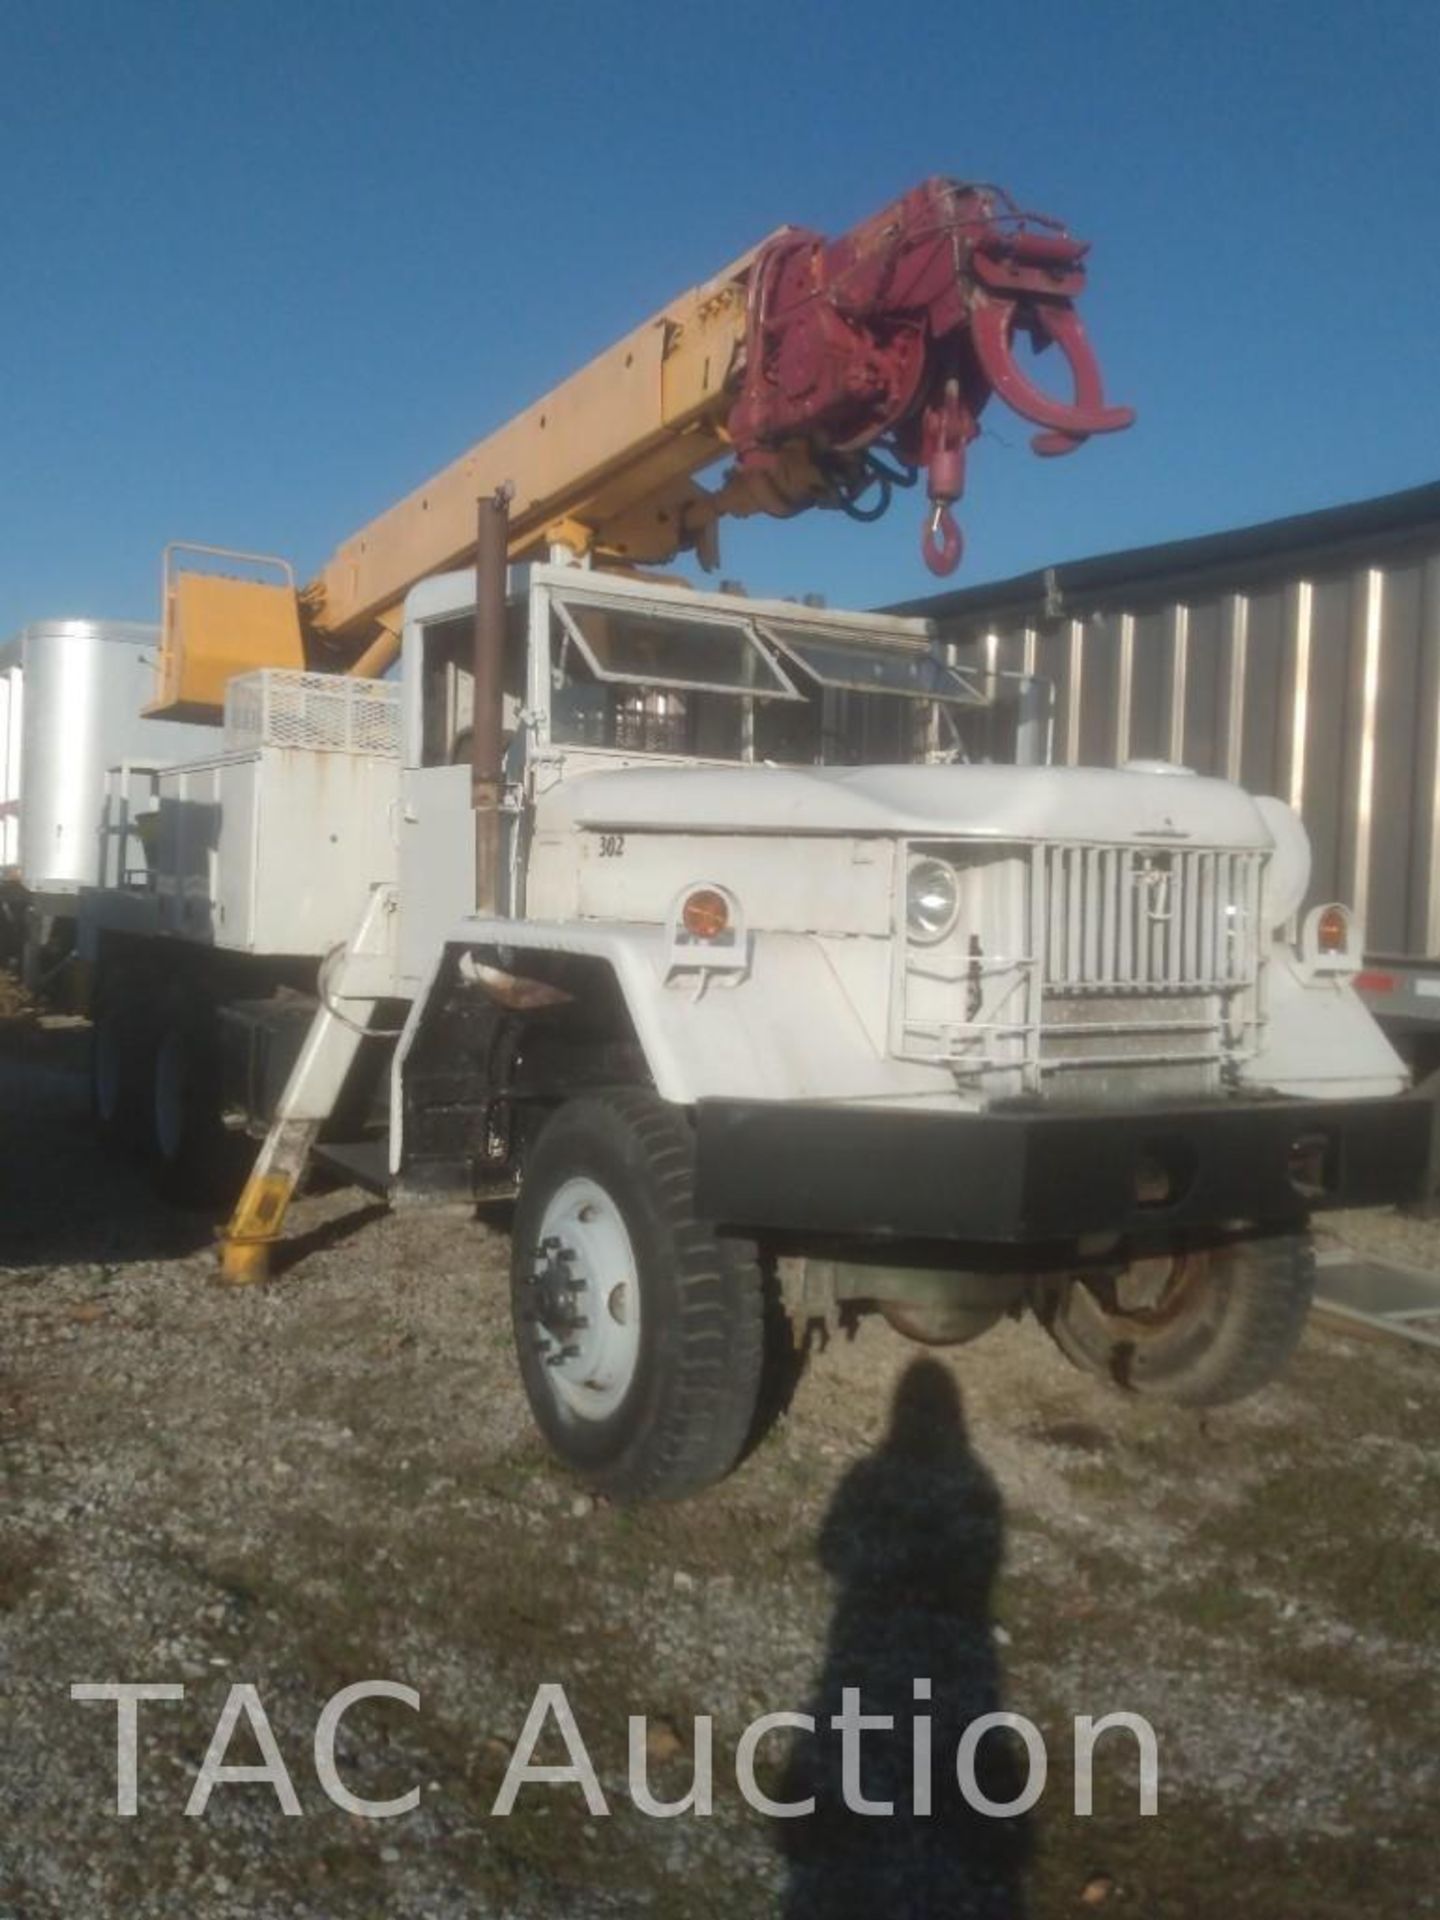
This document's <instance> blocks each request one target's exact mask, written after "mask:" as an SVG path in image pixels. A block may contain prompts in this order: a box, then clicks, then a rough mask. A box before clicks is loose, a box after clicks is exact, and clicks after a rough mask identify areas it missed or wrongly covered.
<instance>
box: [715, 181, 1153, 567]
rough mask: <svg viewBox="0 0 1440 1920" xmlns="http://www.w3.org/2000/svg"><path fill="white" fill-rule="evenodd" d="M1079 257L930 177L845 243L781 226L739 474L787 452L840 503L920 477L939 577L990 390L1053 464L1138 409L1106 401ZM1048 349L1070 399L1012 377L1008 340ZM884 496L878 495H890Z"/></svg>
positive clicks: (737, 412) (1076, 249) (742, 414)
mask: <svg viewBox="0 0 1440 1920" xmlns="http://www.w3.org/2000/svg"><path fill="white" fill-rule="evenodd" d="M1087 251H1088V248H1087V245H1086V243H1085V242H1084V241H1082V240H1076V239H1074V238H1073V237H1072V236H1071V235H1070V234H1069V233H1067V232H1066V231H1065V229H1064V228H1063V227H1062V226H1060V225H1059V223H1058V222H1056V221H1054V220H1050V219H1047V218H1045V217H1044V216H1042V215H1037V214H1031V213H1022V212H1021V211H1020V209H1019V208H1018V207H1017V206H1016V205H1015V203H1014V202H1013V201H1012V200H1011V199H1010V197H1009V196H1008V195H1007V194H1005V193H1003V192H1002V191H1001V190H1000V189H999V188H996V187H982V186H965V185H962V184H961V183H959V182H957V181H953V180H943V179H932V180H927V181H925V182H924V184H923V185H921V186H919V187H916V188H915V189H914V190H913V191H912V192H910V193H907V194H905V195H904V196H903V197H902V198H901V199H899V200H897V201H895V202H893V203H892V204H891V205H890V206H888V207H886V208H885V209H884V210H883V211H882V212H881V213H879V214H877V215H876V216H875V217H874V218H873V219H871V220H867V221H866V222H864V223H863V224H862V225H861V226H858V227H855V228H853V229H852V230H851V231H850V232H849V233H847V234H844V235H842V236H841V237H840V238H839V239H837V240H827V239H825V237H824V236H823V235H821V234H818V233H812V232H808V231H806V230H804V229H796V228H789V229H786V230H785V231H783V232H781V233H779V234H777V235H776V237H775V238H774V239H773V240H770V241H768V242H767V243H766V245H765V246H764V247H762V248H761V249H760V251H759V253H758V254H757V256H756V258H755V260H754V263H753V265H752V267H751V270H750V274H749V280H748V291H747V311H746V321H745V349H744V362H743V372H742V374H741V380H740V388H739V393H738V397H737V398H736V400H735V403H734V405H733V406H732V408H731V410H730V414H729V418H728V421H727V432H728V436H729V438H730V440H731V442H732V444H733V446H734V449H735V453H736V463H737V467H738V469H739V472H740V474H742V475H743V474H745V473H746V472H747V471H749V472H751V473H753V474H754V475H755V476H756V477H757V482H758V477H759V476H760V475H762V474H765V473H766V472H769V471H773V468H774V464H775V460H776V456H777V454H779V453H780V451H781V450H782V449H791V448H794V447H796V446H797V444H798V445H799V446H800V447H801V448H803V450H804V451H805V452H806V453H807V454H808V456H809V459H810V462H811V464H812V466H813V467H814V469H815V470H816V471H817V473H818V475H819V476H820V482H821V485H822V487H823V488H825V489H828V491H826V492H821V494H820V504H827V503H828V504H833V505H837V506H842V505H843V506H850V505H852V504H853V502H854V501H855V499H856V498H857V496H858V495H859V494H860V493H861V492H862V491H863V490H864V489H865V488H866V487H867V486H869V485H871V484H872V483H873V481H874V479H875V477H876V475H877V474H878V475H880V476H881V478H882V489H883V483H884V480H885V478H886V477H887V476H888V478H889V479H893V478H894V477H895V475H894V473H893V471H892V470H890V469H888V468H886V467H884V466H882V465H881V464H880V461H879V459H878V456H879V455H881V454H886V455H888V456H890V458H891V459H892V460H895V461H898V462H899V464H900V467H901V468H902V469H903V470H904V471H905V472H907V473H909V474H914V473H915V472H916V471H918V469H919V468H921V467H924V468H926V469H927V474H928V480H929V486H928V493H929V498H930V503H931V507H932V510H933V511H932V515H931V519H930V522H929V523H928V524H927V527H926V530H925V534H924V538H923V541H922V550H923V552H924V555H925V561H926V564H927V565H928V566H929V567H930V568H931V569H932V571H934V572H937V573H949V572H951V571H952V570H953V569H954V567H956V566H957V565H958V564H959V559H960V551H961V544H962V543H961V539H960V531H959V528H958V527H957V526H956V525H955V521H954V518H953V516H952V514H951V513H950V507H951V505H952V503H953V502H954V501H955V500H956V499H958V498H959V495H960V492H961V488H962V486H963V458H964V450H965V448H966V446H967V445H968V444H969V443H970V441H972V440H973V439H974V438H975V437H976V435H977V434H978V432H979V430H980V427H979V422H980V415H981V413H982V411H983V410H984V408H985V406H986V405H987V403H988V402H989V400H990V399H991V397H992V395H997V394H998V396H999V397H1000V399H1001V400H1003V401H1004V402H1005V404H1006V405H1007V406H1009V407H1010V408H1012V409H1013V410H1014V411H1015V412H1016V413H1018V414H1019V415H1020V417H1021V418H1022V419H1024V420H1028V421H1030V422H1031V423H1032V424H1033V425H1035V426H1037V427H1039V428H1040V429H1041V431H1040V432H1039V433H1037V434H1036V435H1035V436H1034V437H1033V439H1032V441H1031V445H1032V447H1033V448H1034V450H1035V452H1036V453H1039V454H1043V455H1048V456H1054V455H1057V454H1065V453H1071V452H1073V451H1074V450H1075V449H1076V448H1077V447H1079V446H1081V445H1083V443H1084V442H1085V441H1086V440H1088V439H1090V438H1091V437H1092V436H1093V435H1095V434H1101V433H1116V432H1119V431H1120V430H1121V429H1122V428H1124V427H1128V426H1129V425H1130V424H1131V422H1132V421H1133V420H1134V418H1135V415H1134V412H1133V410H1132V409H1131V408H1129V407H1115V406H1110V405H1108V404H1107V403H1106V400H1105V395H1104V387H1103V383H1102V380H1101V375H1100V368H1099V363H1098V361H1097V360H1096V358H1095V353H1094V349H1093V348H1092V347H1091V344H1090V341H1089V339H1088V338H1087V336H1086V334H1085V329H1084V327H1083V325H1082V324H1081V320H1080V315H1079V313H1078V312H1077V310H1076V307H1075V301H1076V299H1077V298H1078V296H1079V295H1080V293H1081V292H1082V291H1083V289H1084V285H1085V269H1084V264H1083V263H1084V259H1085V255H1086V252H1087ZM1021 336H1024V337H1026V338H1028V340H1029V341H1030V344H1031V346H1032V348H1033V349H1034V350H1035V351H1036V352H1037V353H1038V352H1040V351H1043V350H1044V349H1045V348H1047V347H1051V346H1054V347H1056V348H1057V349H1058V350H1059V357H1060V359H1061V360H1062V361H1063V362H1064V363H1065V367H1066V369H1067V370H1068V373H1069V378H1070V389H1071V391H1070V393H1069V395H1068V397H1067V396H1063V395H1061V394H1057V393H1052V392H1049V391H1047V390H1046V389H1045V388H1043V387H1041V386H1040V385H1039V384H1038V383H1037V382H1036V381H1035V380H1034V379H1032V378H1031V376H1030V375H1029V374H1028V373H1027V372H1024V371H1022V369H1021V367H1020V365H1019V363H1018V361H1017V359H1016V342H1017V340H1018V339H1019V338H1020V337H1021ZM883 497H884V494H883V490H882V499H883Z"/></svg>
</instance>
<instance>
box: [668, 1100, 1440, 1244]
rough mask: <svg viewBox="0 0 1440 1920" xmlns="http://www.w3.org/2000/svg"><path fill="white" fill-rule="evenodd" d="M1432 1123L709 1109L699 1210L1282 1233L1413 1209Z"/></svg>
mask: <svg viewBox="0 0 1440 1920" xmlns="http://www.w3.org/2000/svg"><path fill="white" fill-rule="evenodd" d="M1433 1113H1434V1108H1433V1106H1432V1103H1431V1102H1430V1101H1429V1100H1428V1099H1424V1098H1419V1097H1416V1096H1414V1095H1406V1096H1402V1097H1396V1098H1392V1099H1382V1100H1325V1101H1318V1100H1317V1101H1311V1100H1279V1099H1277V1100H1243V1099H1235V1100H1229V1101H1216V1102H1214V1103H1213V1104H1211V1105H1207V1106H1194V1107H1185V1108H1170V1107H1167V1108H1148V1109H1134V1110H1126V1111H1123V1112H1122V1111H1094V1112H1086V1113H1078V1112H1073V1111H1072V1112H1047V1111H1045V1110H1043V1109H1034V1108H1031V1109H1025V1110H1020V1109H1011V1110H1008V1111H1007V1110H998V1111H993V1112H989V1113H918V1112H907V1111H903V1110H899V1109H896V1108H893V1107H892V1108H889V1109H886V1110H883V1111H877V1110H875V1109H867V1108H861V1107H818V1106H810V1105H807V1104H804V1103H802V1102H799V1101H793V1102H792V1101H770V1102H761V1101H738V1100H703V1101H701V1102H700V1104H699V1106H698V1108H697V1109H696V1118H697V1133H698V1165H697V1200H698V1204H699V1209H700V1212H701V1215H702V1217H703V1218H707V1219H711V1220H714V1221H715V1222H717V1223H718V1224H720V1225H724V1226H730V1227H736V1228H745V1229H750V1230H754V1231H759V1230H770V1231H776V1232H779V1231H785V1230H789V1231H794V1232H799V1233H821V1234H858V1235H864V1236H870V1235H879V1236H883V1237H886V1238H894V1237H900V1236H903V1237H905V1238H914V1239H926V1240H971V1241H992V1242H999V1243H1009V1244H1016V1243H1027V1242H1028V1243H1036V1244H1039V1243H1044V1242H1051V1243H1053V1242H1057V1241H1067V1240H1071V1239H1074V1238H1075V1237H1076V1236H1078V1235H1081V1234H1107V1233H1126V1234H1130V1233H1147V1232H1148V1233H1154V1234H1165V1235H1169V1234H1171V1233H1175V1234H1181V1233H1200V1232H1203V1231H1204V1230H1205V1229H1207V1228H1219V1227H1234V1226H1237V1225H1242V1224H1243V1225H1245V1226H1248V1227H1261V1228H1278V1227H1284V1226H1286V1225H1293V1224H1298V1223H1299V1222H1300V1221H1302V1220H1303V1219H1304V1218H1305V1217H1306V1215H1308V1214H1309V1213H1311V1212H1313V1211H1315V1210H1316V1209H1317V1208H1329V1207H1373V1206H1385V1205H1391V1204H1394V1203H1396V1202H1402V1201H1408V1200H1413V1199H1416V1198H1418V1197H1419V1196H1420V1195H1421V1194H1422V1192H1423V1191H1424V1190H1425V1186H1426V1175H1427V1167H1428V1162H1429V1148H1430V1129H1431V1123H1432V1117H1433ZM1300 1143H1303V1147H1300V1151H1299V1156H1298V1160H1297V1147H1299V1146H1300ZM1302 1167H1303V1172H1304V1174H1305V1175H1306V1178H1305V1179H1304V1181H1303V1182H1301V1183H1300V1184H1297V1180H1296V1177H1295V1176H1296V1172H1297V1168H1302ZM1157 1168H1158V1169H1159V1170H1160V1171H1161V1173H1162V1174H1163V1175H1164V1176H1165V1177H1164V1179H1163V1180H1160V1181H1159V1182H1158V1184H1159V1186H1160V1187H1161V1188H1162V1189H1163V1193H1164V1197H1163V1200H1162V1201H1161V1202H1160V1203H1157V1202H1156V1201H1155V1198H1154V1195H1155V1192H1156V1188H1157V1176H1156V1169H1157Z"/></svg>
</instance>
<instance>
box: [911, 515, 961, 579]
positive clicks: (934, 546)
mask: <svg viewBox="0 0 1440 1920" xmlns="http://www.w3.org/2000/svg"><path fill="white" fill-rule="evenodd" d="M964 551H965V536H964V535H963V534H962V533H961V531H960V529H959V527H958V526H957V525H956V524H955V516H954V514H953V513H951V511H950V509H949V507H948V506H947V505H946V504H945V502H944V501H943V500H941V501H937V503H936V506H935V511H934V513H932V514H931V516H930V524H929V526H927V527H926V529H925V531H924V533H922V534H921V536H920V552H921V553H922V555H923V556H924V559H925V564H926V566H927V567H928V568H929V569H930V571H931V573H935V574H938V575H939V576H940V578H941V579H942V580H943V579H944V578H945V576H946V575H947V574H951V573H954V571H955V569H956V568H957V567H958V566H959V564H960V556H961V554H962V553H963V552H964Z"/></svg>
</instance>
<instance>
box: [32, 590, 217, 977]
mask: <svg viewBox="0 0 1440 1920" xmlns="http://www.w3.org/2000/svg"><path fill="white" fill-rule="evenodd" d="M159 647H160V630H159V628H158V627H154V626H149V625H145V624H143V623H141V622H138V621H127V620H38V621H34V622H32V623H31V624H30V625H29V626H26V627H22V628H21V630H20V631H19V632H18V633H16V634H15V635H13V636H12V637H11V638H10V639H9V640H7V641H5V642H4V643H3V644H0V957H4V958H5V959H8V960H10V961H11V962H12V963H17V964H18V966H19V970H20V972H21V975H22V977H23V979H24V981H25V983H26V985H27V986H30V987H32V988H33V987H37V986H39V985H41V984H42V982H44V981H46V980H47V979H51V980H53V978H54V976H55V974H56V973H57V972H58V971H59V970H60V969H61V968H63V967H64V966H65V965H66V964H67V962H68V960H69V958H70V956H71V953H72V949H73V939H74V928H75V912H76V901H77V898H78V895H79V892H80V889H81V888H82V887H86V886H95V885H97V884H98V883H100V882H101V881H102V880H103V879H104V878H105V877H106V875H107V872H108V873H109V874H111V875H113V874H116V873H118V872H120V871H124V870H129V871H132V872H133V871H134V870H135V869H137V868H138V867H141V866H143V864H144V862H145V859H146V849H145V832H146V828H145V820H146V817H147V815H148V814H149V812H150V811H151V797H150V794H151V788H152V787H153V782H154V779H155V776H156V774H157V772H158V769H159V767H160V766H162V765H163V764H164V763H166V762H167V761H169V760H172V759H183V758H185V757H186V756H187V755H188V754H191V753H195V752H197V751H198V750H199V749H200V748H201V747H202V745H203V744H204V742H205V741H206V739H207V737H213V729H212V730H207V729H204V728H201V727H195V726H186V725H183V724H182V725H179V726H176V725H169V724H165V723H163V722H160V721H156V720H152V719H148V718H147V717H146V716H145V714H144V713H143V711H142V709H143V708H144V707H145V705H146V704H147V702H148V700H149V697H150V692H151V688H152V684H153V681H154V675H155V660H156V656H157V654H158V652H159ZM122 793H124V794H126V795H128V796H129V797H128V799H127V801H126V803H125V804H124V805H123V806H122V805H121V801H120V796H121V795H122Z"/></svg>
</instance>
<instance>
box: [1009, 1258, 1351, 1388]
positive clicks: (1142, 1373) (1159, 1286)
mask: <svg viewBox="0 0 1440 1920" xmlns="http://www.w3.org/2000/svg"><path fill="white" fill-rule="evenodd" d="M1314 1291H1315V1256H1314V1253H1313V1251H1312V1249H1311V1245H1310V1236H1309V1235H1308V1234H1288V1235H1280V1236H1277V1237H1275V1238H1272V1239H1265V1240H1250V1241H1243V1242H1238V1243H1236V1244H1234V1245H1231V1246H1227V1247H1219V1248H1214V1249H1210V1250H1208V1251H1201V1250H1189V1251H1186V1252H1184V1253H1179V1254H1173V1255H1165V1256H1162V1257H1159V1258H1157V1259H1155V1260H1138V1261H1135V1262H1132V1264H1131V1266H1130V1267H1129V1268H1128V1269H1127V1270H1126V1271H1125V1272H1124V1273H1122V1274H1120V1275H1118V1276H1107V1277H1106V1278H1104V1279H1096V1280H1091V1279H1089V1278H1085V1277H1082V1276H1076V1277H1074V1278H1072V1279H1069V1280H1067V1281H1066V1282H1065V1283H1064V1285H1063V1287H1062V1289H1061V1290H1060V1292H1059V1293H1058V1295H1057V1296H1056V1297H1055V1298H1054V1300H1053V1301H1052V1303H1051V1307H1050V1311H1049V1316H1048V1320H1047V1324H1048V1327H1049V1330H1050V1333H1051V1335H1052V1337H1053V1339H1054V1341H1055V1343H1056V1345H1057V1346H1058V1347H1059V1348H1060V1350H1061V1352H1062V1353H1063V1354H1064V1355H1065V1356H1066V1358H1067V1359H1069V1360H1070V1361H1072V1362H1073V1363H1074V1365H1075V1366H1077V1367H1079V1368H1081V1369H1082V1371H1084V1372H1086V1373H1093V1374H1097V1375H1099V1376H1101V1377H1102V1378H1105V1379H1108V1380H1111V1381H1113V1382H1114V1383H1115V1384H1116V1385H1117V1386H1120V1387H1124V1388H1127V1389H1129V1390H1131V1391H1133V1392H1135V1393H1144V1394H1149V1395H1152V1396H1153V1397H1154V1398H1156V1399H1160V1400H1170V1401H1173V1402H1174V1403H1176V1404H1177V1405H1179V1406H1186V1407H1215V1406H1222V1405H1224V1404H1226V1403H1227V1402H1230V1401H1234V1400H1243V1399H1245V1398H1246V1396H1247V1395H1249V1394H1252V1393H1255V1392H1257V1391H1258V1390H1259V1389H1260V1388H1261V1387H1264V1386H1267V1385H1268V1384H1269V1383H1270V1381H1272V1380H1273V1379H1274V1378H1275V1377H1276V1375H1277V1374H1279V1373H1280V1372H1281V1371H1282V1369H1283V1368H1284V1366H1285V1364H1286V1362H1287V1361H1288V1360H1289V1359H1290V1356H1291V1355H1292V1354H1293V1353H1294V1351H1295V1348H1296V1346H1297V1345H1298V1344H1299V1340H1300V1335H1301V1333H1302V1332H1303V1330H1304V1326H1305V1319H1306V1316H1307V1314H1308V1313H1309V1311H1310V1301H1311V1298H1312V1296H1313V1294H1314Z"/></svg>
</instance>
